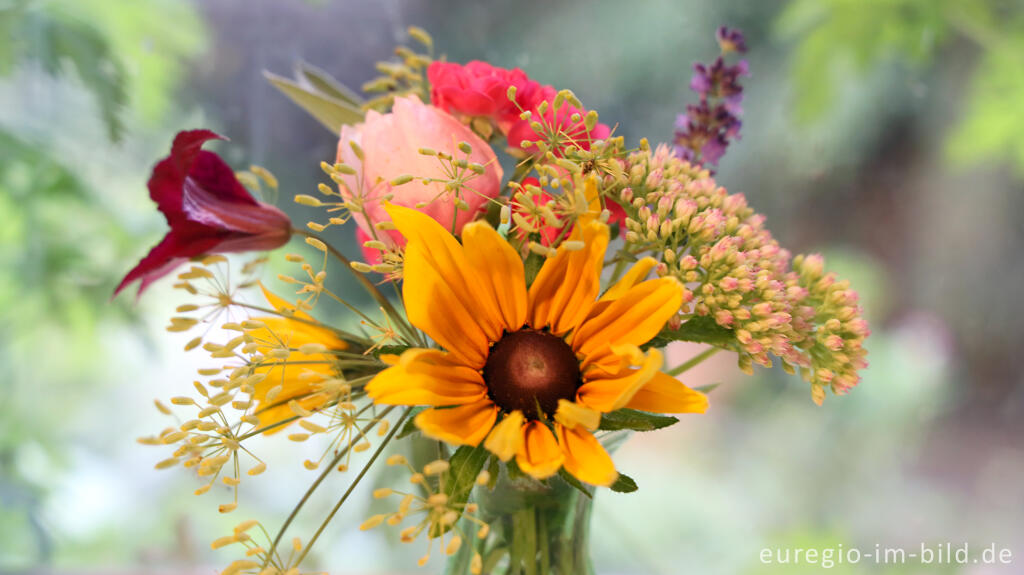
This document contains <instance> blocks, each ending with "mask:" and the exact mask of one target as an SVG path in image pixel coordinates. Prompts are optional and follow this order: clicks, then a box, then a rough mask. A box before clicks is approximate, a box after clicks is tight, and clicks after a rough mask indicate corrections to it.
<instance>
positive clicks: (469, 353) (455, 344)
mask: <svg viewBox="0 0 1024 575" xmlns="http://www.w3.org/2000/svg"><path fill="white" fill-rule="evenodd" d="M403 274H404V276H405V279H404V285H403V287H402V294H403V300H404V301H405V309H406V313H407V314H408V316H409V321H410V322H412V324H413V325H414V326H416V327H418V328H420V329H422V330H423V331H425V332H426V333H427V335H429V336H430V337H431V338H433V340H434V341H436V342H437V343H439V344H441V346H442V347H444V348H445V349H447V350H448V351H450V352H451V353H452V355H454V356H456V357H458V358H459V359H460V360H462V361H463V362H465V363H466V364H467V365H472V366H474V367H478V368H479V367H483V365H484V362H485V361H486V359H487V345H488V336H487V334H486V333H485V332H484V331H483V328H481V327H480V324H479V323H478V320H479V318H480V316H479V315H477V312H475V311H474V310H473V309H472V300H471V299H467V298H466V297H465V296H462V295H459V294H458V293H456V292H455V291H453V290H452V285H451V283H449V278H450V276H451V273H450V271H441V270H439V269H438V268H437V267H436V266H435V265H434V264H433V263H432V262H431V261H430V260H429V258H428V257H427V256H426V248H425V247H424V246H423V244H422V243H419V242H409V245H408V246H406V249H405V268H404V270H403Z"/></svg>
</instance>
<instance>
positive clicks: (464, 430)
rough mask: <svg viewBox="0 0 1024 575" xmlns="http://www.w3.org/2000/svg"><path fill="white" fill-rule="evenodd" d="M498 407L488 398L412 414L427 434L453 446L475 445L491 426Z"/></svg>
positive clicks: (418, 425) (421, 429) (417, 425)
mask: <svg viewBox="0 0 1024 575" xmlns="http://www.w3.org/2000/svg"><path fill="white" fill-rule="evenodd" d="M497 417H498V406H496V405H494V403H493V402H492V401H491V400H489V399H482V400H480V401H477V402H475V403H470V404H467V405H460V406H458V407H452V408H449V409H437V408H431V409H428V410H426V411H424V412H422V413H420V414H419V415H417V416H416V420H415V421H416V427H419V428H420V431H422V432H423V434H424V435H426V436H427V437H432V438H434V439H437V440H439V441H447V442H448V443H454V444H455V445H479V444H480V442H481V441H483V439H484V438H485V437H487V434H488V433H489V432H490V431H491V428H492V427H493V426H494V420H495V419H497Z"/></svg>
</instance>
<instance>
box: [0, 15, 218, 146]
mask: <svg viewBox="0 0 1024 575" xmlns="http://www.w3.org/2000/svg"><path fill="white" fill-rule="evenodd" d="M168 21H173V22H175V25H174V26H167V25H166V23H167V22H168ZM204 37H205V36H204V32H203V26H202V22H201V21H200V20H199V19H198V17H197V15H196V14H195V12H194V10H193V9H192V8H191V7H190V6H188V5H186V4H183V3H180V2H171V1H167V0H161V1H159V2H136V1H134V0H51V1H49V2H45V3H43V2H34V3H30V2H27V1H24V2H14V3H12V4H10V5H6V6H0V75H6V74H9V73H10V72H11V71H12V70H13V69H14V68H15V67H16V66H19V65H25V64H35V65H38V66H40V67H42V69H43V70H45V71H46V72H47V73H49V74H50V75H52V76H60V75H62V74H64V73H65V72H66V71H73V72H74V73H75V74H76V75H77V77H78V78H79V80H80V81H81V82H82V83H83V85H84V86H85V88H86V89H88V90H89V91H90V92H91V93H92V95H93V97H94V98H95V100H96V103H97V105H98V107H99V110H100V113H101V116H102V119H103V121H104V124H106V126H107V130H108V136H109V137H110V138H111V139H112V140H118V139H119V138H120V137H121V135H122V132H123V130H124V121H123V119H122V117H121V115H122V111H123V109H124V108H125V107H126V106H127V105H128V104H129V103H131V104H132V106H133V107H134V108H135V109H137V110H139V111H140V113H141V114H140V115H141V116H142V117H143V118H146V119H148V120H151V121H154V120H156V119H158V118H159V117H161V116H162V115H163V114H164V113H165V112H166V110H167V108H168V104H169V102H170V98H171V96H172V90H173V88H174V86H176V84H177V82H178V80H179V78H180V76H181V73H182V71H183V66H182V60H183V59H184V58H187V57H190V56H193V55H195V54H196V53H198V52H199V50H201V49H202V47H203V38H204Z"/></svg>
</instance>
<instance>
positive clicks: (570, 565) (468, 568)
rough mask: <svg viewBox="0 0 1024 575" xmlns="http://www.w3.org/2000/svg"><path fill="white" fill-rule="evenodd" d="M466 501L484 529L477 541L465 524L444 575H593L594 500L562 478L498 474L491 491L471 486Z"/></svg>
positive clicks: (471, 528)
mask: <svg viewBox="0 0 1024 575" xmlns="http://www.w3.org/2000/svg"><path fill="white" fill-rule="evenodd" d="M471 501H474V502H475V503H476V504H477V505H479V506H480V510H479V513H478V516H479V517H480V519H482V520H484V521H486V522H487V524H488V525H489V532H488V533H487V536H486V537H484V538H482V539H480V538H478V537H475V536H473V534H475V533H476V529H475V528H474V527H473V526H467V527H466V529H465V532H466V533H467V537H466V541H464V542H463V545H462V546H461V547H460V548H459V550H458V551H457V552H456V553H455V554H454V555H452V556H451V557H449V558H448V563H447V565H446V567H445V571H444V572H445V574H446V575H477V574H480V575H593V573H594V569H593V566H592V564H591V561H590V515H591V511H592V509H593V499H592V497H588V496H587V495H585V494H584V493H582V492H581V491H580V490H579V489H577V488H575V487H573V486H571V485H569V484H568V483H566V482H565V481H563V480H562V479H561V478H559V477H557V476H556V477H553V478H551V479H549V480H548V481H547V482H546V483H541V482H538V481H535V480H532V479H529V478H525V477H521V478H516V479H510V478H509V477H508V476H507V475H506V474H504V473H502V476H501V477H500V478H499V480H498V482H497V485H496V486H495V488H494V489H493V490H490V489H488V488H487V487H485V486H478V487H476V488H475V490H474V492H473V495H472V498H471Z"/></svg>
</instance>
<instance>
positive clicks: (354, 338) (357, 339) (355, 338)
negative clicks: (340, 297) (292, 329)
mask: <svg viewBox="0 0 1024 575" xmlns="http://www.w3.org/2000/svg"><path fill="white" fill-rule="evenodd" d="M231 305H236V306H238V307H244V308H246V309H251V310H253V311H258V312H260V313H268V314H270V315H276V316H278V317H283V318H285V319H289V320H292V321H297V322H299V323H304V324H306V325H311V326H314V327H319V328H321V329H326V330H329V331H333V332H334V333H336V334H338V335H339V336H340V337H341V339H344V340H348V341H351V342H353V343H360V344H363V345H368V344H372V343H373V342H372V341H370V340H368V339H366V338H365V337H363V336H361V335H356V334H354V333H351V332H347V331H345V330H343V329H338V328H336V327H331V326H329V325H324V324H322V323H320V322H318V321H314V320H311V319H303V318H301V317H297V316H293V315H284V314H282V313H281V312H279V311H277V310H276V309H270V308H266V307H262V306H258V305H252V304H248V303H242V302H240V301H232V302H231Z"/></svg>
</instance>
